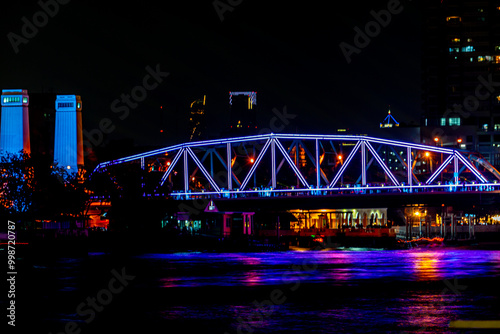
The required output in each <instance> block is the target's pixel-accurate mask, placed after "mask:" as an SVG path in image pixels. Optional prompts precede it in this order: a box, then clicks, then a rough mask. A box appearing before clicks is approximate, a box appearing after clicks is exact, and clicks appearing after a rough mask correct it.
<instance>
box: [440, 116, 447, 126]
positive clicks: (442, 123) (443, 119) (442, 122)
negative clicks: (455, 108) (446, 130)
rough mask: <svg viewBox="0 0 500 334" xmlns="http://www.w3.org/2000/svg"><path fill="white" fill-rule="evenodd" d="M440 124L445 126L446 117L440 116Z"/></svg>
mask: <svg viewBox="0 0 500 334" xmlns="http://www.w3.org/2000/svg"><path fill="white" fill-rule="evenodd" d="M440 124H441V126H445V125H446V118H444V117H442V118H441V123H440Z"/></svg>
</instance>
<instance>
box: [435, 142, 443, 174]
mask: <svg viewBox="0 0 500 334" xmlns="http://www.w3.org/2000/svg"><path fill="white" fill-rule="evenodd" d="M434 142H436V146H437V144H438V142H440V143H441V145H440V146H441V147H443V140H441V139H440V138H439V137H434ZM442 164H443V152H441V161H440V163H439V165H442ZM441 183H443V173H442V172H441Z"/></svg>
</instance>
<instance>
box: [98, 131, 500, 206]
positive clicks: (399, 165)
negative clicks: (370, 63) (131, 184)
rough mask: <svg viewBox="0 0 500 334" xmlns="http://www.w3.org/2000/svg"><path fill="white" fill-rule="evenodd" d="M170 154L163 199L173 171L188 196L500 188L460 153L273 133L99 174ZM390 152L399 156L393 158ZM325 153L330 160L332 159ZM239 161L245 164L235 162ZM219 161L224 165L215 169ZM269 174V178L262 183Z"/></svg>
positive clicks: (174, 191) (177, 151) (206, 144)
mask: <svg viewBox="0 0 500 334" xmlns="http://www.w3.org/2000/svg"><path fill="white" fill-rule="evenodd" d="M236 148H238V151H239V152H240V153H241V152H243V153H244V154H243V156H245V155H246V158H248V159H251V163H247V167H246V168H242V166H241V159H242V158H241V156H242V155H241V154H238V153H237V152H236ZM382 152H383V154H382ZM166 154H167V155H169V156H173V159H171V160H170V161H169V163H168V166H167V165H166V166H165V168H164V170H162V171H161V173H163V174H162V175H161V178H159V180H160V181H159V185H158V186H157V187H156V190H155V192H157V194H156V195H159V194H161V193H162V192H163V194H165V190H164V189H165V188H164V187H163V186H164V185H165V183H166V182H168V181H167V180H170V178H169V177H171V175H172V174H173V173H174V171H179V172H181V174H182V176H183V177H182V182H180V184H181V185H180V186H179V187H177V188H176V187H175V186H174V187H173V188H172V187H170V188H169V191H168V192H167V193H168V194H170V195H174V196H177V197H182V198H184V197H186V198H189V197H193V196H198V197H199V196H205V197H238V196H248V195H252V194H254V195H257V196H270V195H273V196H274V195H280V194H284V193H297V192H298V193H301V194H313V195H320V194H332V193H339V192H342V193H343V192H345V191H346V190H355V191H356V192H357V193H367V190H369V191H370V192H371V191H373V190H376V191H377V192H380V191H384V192H386V191H391V192H393V191H401V192H413V191H425V190H431V189H432V190H436V189H437V190H449V189H458V188H460V189H469V190H471V189H472V190H474V189H477V188H478V187H485V186H488V187H490V188H489V189H493V190H496V189H498V188H500V184H497V183H496V181H495V182H491V181H490V180H488V178H487V177H485V175H483V174H484V173H485V172H484V171H480V170H479V168H477V167H476V166H474V164H472V163H471V162H470V161H469V160H468V159H467V157H466V156H465V155H463V154H462V153H461V152H459V151H458V150H455V149H450V148H444V147H437V146H428V145H423V144H417V143H408V142H401V141H394V140H388V139H382V138H374V137H367V136H351V135H299V134H272V133H271V134H264V135H257V136H246V137H238V138H227V139H219V140H207V141H200V142H190V143H184V144H179V145H173V146H169V147H165V148H162V149H158V150H154V151H149V152H145V153H142V154H136V155H133V156H129V157H125V158H121V159H117V160H112V161H108V162H104V163H101V164H99V165H98V166H97V167H96V169H95V170H94V173H99V172H102V171H104V170H107V169H110V168H111V167H112V166H114V165H118V164H124V163H131V162H140V164H141V167H142V168H143V169H145V168H146V167H147V166H148V165H149V162H148V161H151V160H152V159H156V158H157V157H158V156H165V155H166ZM384 154H385V155H384ZM388 155H389V156H390V157H392V158H393V159H392V158H390V159H388V158H387V157H388ZM326 156H330V160H328V158H327V157H326ZM429 156H433V157H434V158H427V162H428V163H427V166H429V165H430V170H429V167H427V168H428V169H427V171H426V173H421V171H422V170H421V169H420V170H419V173H416V166H418V165H419V164H422V163H425V160H426V158H425V157H429ZM237 159H239V163H236V164H235V162H236V160H237ZM335 159H337V161H336V162H335ZM392 160H393V161H394V162H391V161H392ZM181 161H182V162H181ZM214 161H216V162H217V165H218V167H217V166H216V167H215V168H214ZM332 161H334V162H332ZM433 161H434V165H435V168H434V170H432V164H433ZM318 167H319V168H318ZM193 168H194V170H193ZM190 169H191V170H190ZM259 169H260V175H259V182H257V170H259ZM285 170H287V171H285ZM286 173H288V177H285V181H283V182H282V180H280V178H281V176H282V175H284V174H286ZM175 174H177V172H175ZM262 174H266V175H268V176H269V177H268V178H264V180H262V177H261V175H262ZM290 175H291V176H290ZM353 175H354V177H353ZM195 176H196V177H197V179H200V180H201V179H202V180H203V184H204V185H201V186H198V187H194V186H193V185H192V182H191V181H192V180H191V178H193V179H194V178H195ZM443 176H444V178H443ZM376 178H378V180H375V179H376ZM344 179H347V182H344V181H345V180H344ZM252 181H253V182H252ZM284 182H285V183H284ZM252 183H253V185H252ZM178 184H179V183H178ZM257 184H259V186H257ZM162 189H163V191H162ZM481 189H482V188H481ZM165 195H166V194H165Z"/></svg>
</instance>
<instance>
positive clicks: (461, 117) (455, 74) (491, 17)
mask: <svg viewBox="0 0 500 334" xmlns="http://www.w3.org/2000/svg"><path fill="white" fill-rule="evenodd" d="M421 5H422V15H423V55H422V56H423V60H422V83H423V105H422V108H423V115H422V120H421V123H422V124H421V125H422V132H421V133H422V141H423V142H425V143H428V144H430V143H435V144H437V145H442V146H450V147H451V146H453V147H459V148H462V149H468V150H470V151H475V152H479V153H480V154H481V155H483V156H484V157H485V158H486V159H487V160H489V161H490V163H492V164H494V165H497V166H498V165H500V159H499V158H500V1H497V0H496V1H493V0H489V1H484V0H481V1H479V0H462V1H446V0H444V1H441V0H429V1H422V2H421Z"/></svg>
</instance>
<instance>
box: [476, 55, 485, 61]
mask: <svg viewBox="0 0 500 334" xmlns="http://www.w3.org/2000/svg"><path fill="white" fill-rule="evenodd" d="M477 61H478V62H483V61H486V56H477Z"/></svg>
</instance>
